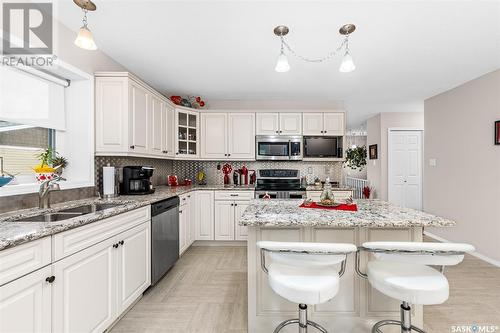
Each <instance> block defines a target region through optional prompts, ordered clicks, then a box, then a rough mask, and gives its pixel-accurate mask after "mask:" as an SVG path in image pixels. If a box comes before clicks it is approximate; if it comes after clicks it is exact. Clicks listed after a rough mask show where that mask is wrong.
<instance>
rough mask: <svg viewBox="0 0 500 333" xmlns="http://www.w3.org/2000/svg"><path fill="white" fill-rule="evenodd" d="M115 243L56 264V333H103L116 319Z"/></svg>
mask: <svg viewBox="0 0 500 333" xmlns="http://www.w3.org/2000/svg"><path fill="white" fill-rule="evenodd" d="M115 243H116V242H115V239H108V240H106V241H103V242H101V243H98V244H96V245H94V246H91V247H89V248H87V249H85V250H83V251H80V252H78V253H76V254H74V255H71V256H69V257H67V258H64V259H62V260H60V261H58V262H56V263H55V264H53V275H54V276H55V281H54V282H53V283H52V287H53V289H52V319H53V321H52V332H58V333H59V332H60V333H66V332H67V333H73V332H96V333H97V332H99V333H100V332H103V331H104V330H105V329H106V328H108V326H109V325H110V324H111V323H112V322H113V321H114V320H115V318H116V310H115V305H116V296H115V295H116V294H115V290H116V252H117V251H119V250H118V248H117V247H113V244H115Z"/></svg>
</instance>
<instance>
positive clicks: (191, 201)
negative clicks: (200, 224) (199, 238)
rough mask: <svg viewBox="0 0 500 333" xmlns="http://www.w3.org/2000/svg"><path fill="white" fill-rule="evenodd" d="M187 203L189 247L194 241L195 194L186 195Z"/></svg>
mask: <svg viewBox="0 0 500 333" xmlns="http://www.w3.org/2000/svg"><path fill="white" fill-rule="evenodd" d="M188 201H189V235H188V244H189V246H191V245H192V244H193V243H194V241H195V239H196V207H197V206H196V192H191V193H189V194H188Z"/></svg>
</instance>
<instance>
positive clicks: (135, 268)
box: [116, 223, 151, 314]
mask: <svg viewBox="0 0 500 333" xmlns="http://www.w3.org/2000/svg"><path fill="white" fill-rule="evenodd" d="M116 243H117V244H119V246H118V248H117V250H118V251H117V254H118V261H117V281H118V283H117V284H116V286H117V293H116V294H117V295H116V296H117V304H116V311H117V313H118V314H120V313H122V312H123V311H125V310H126V309H127V308H128V307H129V306H130V305H132V303H133V302H134V301H135V300H136V299H137V298H138V297H139V296H140V295H142V293H143V292H144V290H146V289H147V288H148V287H149V285H150V284H151V224H150V223H142V224H141V225H138V226H137V227H135V228H133V229H130V230H127V231H125V232H123V233H121V234H119V235H118V236H117V238H116Z"/></svg>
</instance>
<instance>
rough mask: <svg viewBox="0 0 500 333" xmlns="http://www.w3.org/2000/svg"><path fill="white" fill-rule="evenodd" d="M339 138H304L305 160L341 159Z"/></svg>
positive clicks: (340, 140) (340, 138) (340, 139)
mask: <svg viewBox="0 0 500 333" xmlns="http://www.w3.org/2000/svg"><path fill="white" fill-rule="evenodd" d="M342 141H343V138H342V137H341V136H304V157H305V158H342V155H343V152H342Z"/></svg>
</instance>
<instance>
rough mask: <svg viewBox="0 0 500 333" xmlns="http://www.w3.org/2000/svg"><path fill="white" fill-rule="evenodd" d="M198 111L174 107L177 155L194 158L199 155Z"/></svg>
mask: <svg viewBox="0 0 500 333" xmlns="http://www.w3.org/2000/svg"><path fill="white" fill-rule="evenodd" d="M198 116H199V115H198V112H197V111H192V110H189V109H187V108H182V107H177V108H176V109H175V129H176V131H175V135H176V138H175V154H176V156H177V157H185V158H196V157H198V156H199V140H198V134H199V133H198V132H199V118H198Z"/></svg>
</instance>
